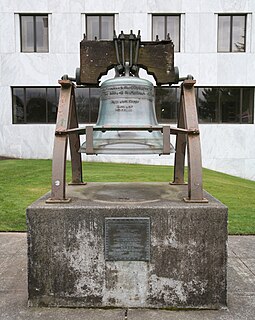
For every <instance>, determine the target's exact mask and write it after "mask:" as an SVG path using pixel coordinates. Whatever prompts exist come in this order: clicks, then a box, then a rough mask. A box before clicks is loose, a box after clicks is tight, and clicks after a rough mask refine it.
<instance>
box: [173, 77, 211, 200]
mask: <svg viewBox="0 0 255 320" xmlns="http://www.w3.org/2000/svg"><path fill="white" fill-rule="evenodd" d="M195 83H196V81H195V80H184V82H183V84H182V88H181V100H180V110H179V118H178V128H183V129H186V130H187V131H188V133H187V134H183V133H181V132H179V133H178V134H177V137H176V154H175V163H174V181H173V183H172V184H184V165H185V151H186V147H187V151H188V198H184V201H185V202H208V200H207V199H205V198H203V182H202V157H201V145H200V137H199V129H198V118H197V108H196V97H195V88H194V84H195Z"/></svg>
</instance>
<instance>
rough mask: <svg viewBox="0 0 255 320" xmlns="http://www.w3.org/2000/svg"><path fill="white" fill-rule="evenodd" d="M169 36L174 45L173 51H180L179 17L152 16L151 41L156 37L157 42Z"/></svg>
mask: <svg viewBox="0 0 255 320" xmlns="http://www.w3.org/2000/svg"><path fill="white" fill-rule="evenodd" d="M168 34H169V36H170V38H171V39H172V41H173V43H174V51H175V52H179V51H180V15H164V16H160V15H153V16H152V39H153V40H155V39H156V36H158V38H159V40H165V39H167V35H168Z"/></svg>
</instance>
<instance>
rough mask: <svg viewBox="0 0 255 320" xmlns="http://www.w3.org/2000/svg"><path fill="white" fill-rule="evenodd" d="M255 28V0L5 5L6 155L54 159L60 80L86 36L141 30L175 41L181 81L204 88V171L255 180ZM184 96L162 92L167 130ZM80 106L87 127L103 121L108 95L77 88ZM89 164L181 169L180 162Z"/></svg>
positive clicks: (1, 6) (0, 117) (0, 86)
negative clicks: (102, 99)
mask: <svg viewBox="0 0 255 320" xmlns="http://www.w3.org/2000/svg"><path fill="white" fill-rule="evenodd" d="M254 22H255V1H254V0H214V1H211V0H178V1H176V0H168V1H165V0H140V1H134V0H130V1H125V0H118V1H117V0H104V1H102V0H98V1H93V0H72V1H71V0H61V1H60V0H42V1H31V0H25V1H19V0H1V2H0V94H1V102H0V156H6V157H18V158H40V159H43V158H51V157H52V149H53V139H54V129H55V124H54V123H55V117H56V110H57V102H58V95H59V85H58V79H60V78H61V76H62V75H64V74H68V75H70V76H73V75H74V72H75V69H76V68H77V67H78V66H79V43H80V41H81V39H82V38H83V34H84V33H85V34H86V35H87V38H88V39H94V38H95V37H96V38H97V39H111V38H112V33H113V30H116V32H117V34H118V33H120V31H121V30H123V31H124V33H129V32H130V30H133V31H134V33H137V31H138V30H141V36H142V41H146V40H148V41H151V40H155V39H156V37H158V38H159V40H162V39H165V38H166V37H167V36H168V34H169V35H170V37H171V39H172V40H173V42H174V45H175V65H176V66H178V68H179V71H180V76H186V75H187V74H192V75H193V76H194V78H195V79H196V81H197V82H196V88H197V89H196V92H197V105H198V114H199V122H200V130H201V143H202V157H203V166H204V167H206V168H209V169H213V170H217V171H221V172H225V173H229V174H232V175H236V176H240V177H243V178H247V179H252V180H255V144H254V143H253V140H254V137H255V125H254V89H255V77H254V74H255V23H254ZM112 76H113V72H109V75H108V78H109V77H112ZM140 76H141V77H146V78H148V79H151V81H152V82H153V81H154V80H153V79H152V77H151V76H148V75H147V74H146V72H145V71H144V72H142V71H141V73H140ZM106 78H107V76H106V77H103V79H102V81H103V80H104V79H106ZM154 83H155V82H154ZM179 91H180V90H179V88H178V87H171V88H169V87H162V88H156V113H157V117H158V121H159V122H160V123H172V124H173V125H175V123H176V115H177V108H178V103H179V102H178V98H179ZM76 100H77V107H78V113H79V122H80V123H81V124H84V123H94V122H95V121H96V119H97V112H98V101H99V88H78V89H76ZM173 143H174V138H173ZM83 159H84V160H85V161H112V162H132V163H148V164H173V159H174V156H173V155H171V156H170V157H169V156H161V157H159V156H157V155H155V156H145V155H144V156H142V155H140V156H135V157H134V156H132V157H131V156H103V155H101V156H84V158H83Z"/></svg>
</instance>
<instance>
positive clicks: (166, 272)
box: [27, 183, 227, 309]
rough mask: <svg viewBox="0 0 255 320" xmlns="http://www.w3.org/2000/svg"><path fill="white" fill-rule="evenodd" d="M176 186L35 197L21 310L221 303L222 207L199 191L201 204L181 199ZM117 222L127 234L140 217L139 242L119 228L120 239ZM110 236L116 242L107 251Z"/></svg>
mask: <svg viewBox="0 0 255 320" xmlns="http://www.w3.org/2000/svg"><path fill="white" fill-rule="evenodd" d="M186 188H187V187H186V186H173V185H169V184H168V183H90V184H88V185H86V186H69V187H68V189H67V194H68V197H71V198H72V201H71V202H70V203H63V204H46V203H45V200H46V199H47V198H49V194H48V195H45V196H44V197H43V198H41V199H39V200H38V201H36V202H35V203H34V204H32V205H31V206H30V207H29V208H28V209H27V223H28V292H29V305H30V306H63V307H64V306H67V307H125V308H129V307H139V308H213V309H218V308H220V307H222V306H225V305H226V263H227V261H226V260H227V208H226V207H225V206H224V205H223V204H221V203H220V202H219V201H217V200H216V199H215V198H213V197H211V196H210V195H209V194H207V193H206V192H205V197H206V198H207V199H208V200H209V202H208V203H185V202H184V201H183V197H185V196H186V195H187V191H186ZM119 218H120V219H123V218H125V219H126V220H125V221H132V224H131V226H130V228H131V229H132V228H136V225H138V224H139V223H140V221H142V225H141V234H142V233H144V234H145V237H147V238H146V239H145V240H141V239H142V238H141V239H140V238H139V237H140V235H139V234H140V231H139V230H140V229H139V227H137V228H138V229H136V230H135V231H134V234H135V235H134V239H132V233H129V231H128V230H127V229H128V228H129V227H128V226H127V225H126V226H125V228H126V231H124V233H127V234H126V235H125V237H126V238H124V242H123V229H122V227H121V221H120V222H119ZM139 219H141V220H139ZM116 221H117V227H116V228H117V229H116V228H115V225H114V223H116ZM144 221H145V224H144V225H143V223H144ZM108 222H109V226H108ZM136 222H137V224H136ZM112 223H113V224H112ZM108 227H109V228H110V229H109V230H108V229H107V230H106V228H108ZM111 228H112V229H111ZM114 228H115V229H116V230H117V231H116V230H115V229H114ZM112 230H115V231H112ZM130 235H131V236H130ZM113 236H116V239H115V240H114V241H115V244H114V245H115V247H116V245H117V247H118V242H121V241H122V242H123V243H124V244H123V243H122V244H121V245H120V247H119V248H117V249H116V248H115V247H111V248H109V247H108V246H109V242H110V241H111V237H113ZM141 237H142V236H141ZM139 241H140V242H139ZM141 241H144V247H143V242H141ZM138 242H139V243H138ZM126 243H127V245H126ZM136 245H137V247H139V246H140V247H139V248H138V249H137V248H136ZM123 246H125V248H124V247H123ZM132 246H133V249H132ZM111 250H113V252H110V251H111ZM114 250H115V251H114ZM116 250H117V251H116ZM128 250H130V252H128ZM132 250H133V251H135V255H134V252H132ZM139 250H140V251H139ZM106 251H107V252H106ZM126 251H127V260H125V259H123V256H124V255H125V254H126ZM143 251H144V252H143ZM139 255H140V256H139Z"/></svg>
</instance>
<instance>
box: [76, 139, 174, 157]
mask: <svg viewBox="0 0 255 320" xmlns="http://www.w3.org/2000/svg"><path fill="white" fill-rule="evenodd" d="M79 153H86V142H85V143H84V144H83V145H82V146H81V147H80V149H79ZM93 153H94V154H120V155H122V154H123V155H133V154H164V150H163V145H162V144H160V145H158V146H155V145H153V144H151V145H149V144H145V143H144V142H142V141H141V142H139V141H133V140H132V142H131V141H129V142H125V141H123V142H122V141H120V142H112V143H109V142H108V143H104V144H103V143H101V144H100V145H99V146H94V147H93ZM171 153H175V149H174V147H173V145H172V144H171V147H170V152H169V154H171Z"/></svg>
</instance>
